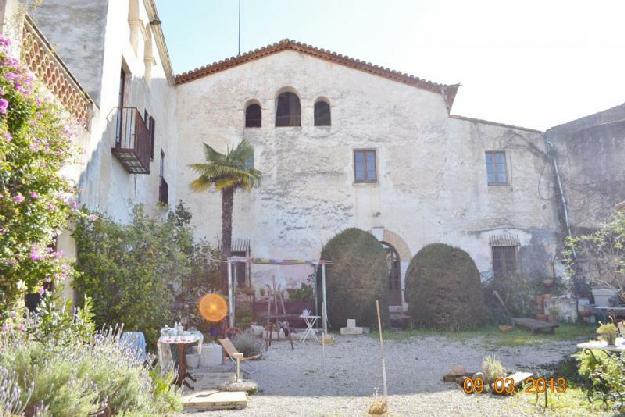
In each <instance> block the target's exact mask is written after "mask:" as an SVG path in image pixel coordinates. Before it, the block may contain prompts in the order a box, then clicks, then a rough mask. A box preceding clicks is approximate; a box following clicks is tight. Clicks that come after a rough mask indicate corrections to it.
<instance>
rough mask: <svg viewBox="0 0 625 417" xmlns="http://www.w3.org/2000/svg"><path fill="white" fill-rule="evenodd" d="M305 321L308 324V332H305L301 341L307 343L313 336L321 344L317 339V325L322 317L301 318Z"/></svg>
mask: <svg viewBox="0 0 625 417" xmlns="http://www.w3.org/2000/svg"><path fill="white" fill-rule="evenodd" d="M300 317H301V318H302V319H303V320H304V323H306V331H304V334H303V335H302V337H301V339H300V341H301V342H304V341H306V339H308V337H309V336H312V338H313V339H315V340H316V341H317V342H319V339H318V338H317V335H316V334H315V329H314V327H315V324H317V320H319V319H320V318H321V316H304V315H302V316H300Z"/></svg>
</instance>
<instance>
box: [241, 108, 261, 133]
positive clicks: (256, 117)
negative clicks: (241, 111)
mask: <svg viewBox="0 0 625 417" xmlns="http://www.w3.org/2000/svg"><path fill="white" fill-rule="evenodd" d="M260 116H261V111H260V105H259V104H257V103H252V104H249V105H248V106H247V108H246V109H245V127H260Z"/></svg>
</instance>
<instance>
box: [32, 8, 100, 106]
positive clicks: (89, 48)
mask: <svg viewBox="0 0 625 417" xmlns="http://www.w3.org/2000/svg"><path fill="white" fill-rule="evenodd" d="M107 3H108V2H107V1H102V0H45V1H43V2H41V4H40V5H38V6H36V7H34V8H33V9H32V11H31V12H30V13H29V14H30V15H31V17H32V18H33V19H34V21H35V23H36V24H37V27H38V28H39V29H40V30H41V31H42V32H43V33H44V34H45V36H46V38H47V39H48V41H49V42H50V43H51V44H52V46H53V47H54V48H55V49H56V51H57V53H58V54H59V55H61V57H63V60H64V61H65V63H66V64H67V66H68V68H69V69H70V71H71V72H72V74H73V75H74V76H75V77H76V78H78V79H79V80H80V82H81V84H82V85H83V87H84V88H85V89H86V91H87V92H88V93H89V95H90V96H91V97H92V98H93V100H94V101H95V102H96V103H99V100H100V86H101V82H102V63H103V59H104V33H105V30H104V29H105V26H106V25H107V11H108V4H107Z"/></svg>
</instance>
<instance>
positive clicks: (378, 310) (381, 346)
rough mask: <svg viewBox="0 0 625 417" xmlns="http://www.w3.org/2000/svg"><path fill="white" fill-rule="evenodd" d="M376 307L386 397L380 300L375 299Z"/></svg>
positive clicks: (384, 385) (385, 394)
mask: <svg viewBox="0 0 625 417" xmlns="http://www.w3.org/2000/svg"><path fill="white" fill-rule="evenodd" d="M375 309H376V311H377V312H378V330H379V332H380V353H381V355H382V385H383V387H384V398H386V396H387V395H388V392H387V391H386V363H385V361H384V337H383V336H382V319H381V317H380V300H375Z"/></svg>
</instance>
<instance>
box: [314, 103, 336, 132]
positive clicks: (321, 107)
mask: <svg viewBox="0 0 625 417" xmlns="http://www.w3.org/2000/svg"><path fill="white" fill-rule="evenodd" d="M331 122H332V120H331V117H330V105H329V104H328V103H326V102H325V101H322V100H319V101H318V102H316V103H315V126H330V125H331V124H332V123H331Z"/></svg>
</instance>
